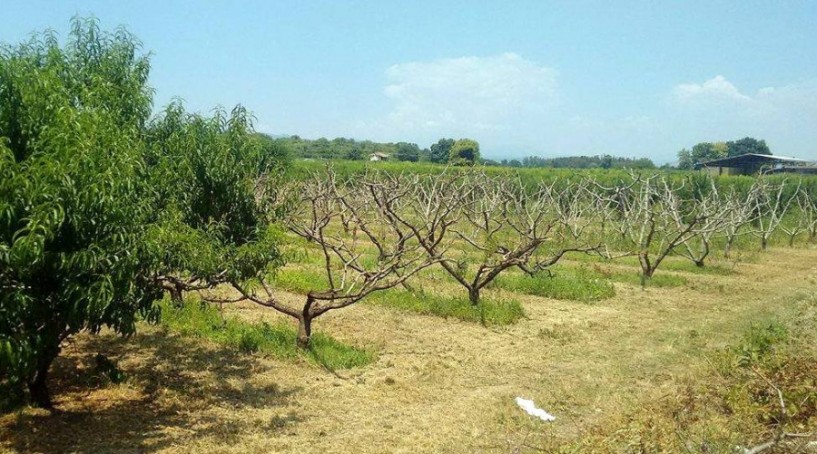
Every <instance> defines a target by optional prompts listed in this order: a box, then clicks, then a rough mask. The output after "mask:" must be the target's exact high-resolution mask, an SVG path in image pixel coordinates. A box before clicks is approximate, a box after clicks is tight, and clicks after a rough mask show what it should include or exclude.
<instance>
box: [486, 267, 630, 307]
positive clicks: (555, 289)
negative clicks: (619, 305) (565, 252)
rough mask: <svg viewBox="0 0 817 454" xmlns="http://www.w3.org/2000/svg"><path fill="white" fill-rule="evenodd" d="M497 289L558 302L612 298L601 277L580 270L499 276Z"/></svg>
mask: <svg viewBox="0 0 817 454" xmlns="http://www.w3.org/2000/svg"><path fill="white" fill-rule="evenodd" d="M496 286H497V287H499V288H502V289H505V290H510V291H513V292H519V293H525V294H528V295H537V296H544V297H547V298H555V299H561V300H575V301H586V302H587V301H598V300H603V299H606V298H610V297H613V296H615V294H616V290H615V287H614V286H613V284H612V283H611V282H610V280H608V279H607V278H606V277H605V276H604V275H602V274H600V273H598V272H596V271H594V270H592V269H589V268H587V267H579V268H575V269H571V268H567V267H558V268H554V269H553V270H552V271H551V273H550V274H548V273H546V272H541V273H537V274H535V275H533V276H528V275H526V274H513V275H511V274H509V275H506V276H500V277H499V278H498V279H497V281H496Z"/></svg>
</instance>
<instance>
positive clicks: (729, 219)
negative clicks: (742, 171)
mask: <svg viewBox="0 0 817 454" xmlns="http://www.w3.org/2000/svg"><path fill="white" fill-rule="evenodd" d="M756 197H757V188H755V187H754V186H753V187H752V188H751V189H750V190H749V191H748V192H747V193H746V195H745V196H742V195H740V194H739V193H738V192H737V191H736V190H735V189H732V190H731V191H730V192H729V193H728V194H727V195H726V197H725V199H724V203H728V204H729V206H730V208H731V209H730V210H729V211H727V212H726V222H725V223H724V225H723V229H722V234H723V239H724V247H723V256H724V258H727V259H728V258H731V256H732V247H733V246H734V244H735V241H736V240H737V239H738V237H740V236H741V235H745V234H747V233H749V231H748V230H747V229H746V228H745V227H746V226H747V225H748V224H749V223H750V222H752V221H753V220H754V219H755V198H756Z"/></svg>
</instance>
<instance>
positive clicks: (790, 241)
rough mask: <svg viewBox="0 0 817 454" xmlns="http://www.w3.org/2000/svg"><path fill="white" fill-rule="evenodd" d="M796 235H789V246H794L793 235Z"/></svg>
mask: <svg viewBox="0 0 817 454" xmlns="http://www.w3.org/2000/svg"><path fill="white" fill-rule="evenodd" d="M795 236H797V234H796V233H795V234H794V235H789V247H794V237H795Z"/></svg>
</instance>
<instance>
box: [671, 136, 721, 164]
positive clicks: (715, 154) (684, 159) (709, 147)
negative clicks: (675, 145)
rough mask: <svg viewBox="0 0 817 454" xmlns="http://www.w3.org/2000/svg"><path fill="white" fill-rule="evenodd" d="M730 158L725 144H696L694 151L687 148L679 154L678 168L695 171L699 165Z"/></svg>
mask: <svg viewBox="0 0 817 454" xmlns="http://www.w3.org/2000/svg"><path fill="white" fill-rule="evenodd" d="M727 156H728V145H727V144H726V143H724V142H715V143H712V142H701V143H698V144H695V146H693V147H692V150H691V151H690V150H687V149H686V148H685V149H683V150H681V151H679V152H678V168H679V169H685V170H689V169H693V168H695V166H696V165H697V164H700V163H702V162H706V161H709V160H712V159H720V158H725V157H727Z"/></svg>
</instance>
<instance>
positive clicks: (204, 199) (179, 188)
mask: <svg viewBox="0 0 817 454" xmlns="http://www.w3.org/2000/svg"><path fill="white" fill-rule="evenodd" d="M146 144H147V147H146V148H147V150H146V153H145V161H146V163H147V168H148V173H149V179H150V187H151V188H152V189H153V191H154V194H153V200H154V201H155V204H154V213H156V217H155V219H154V220H153V221H154V222H153V224H152V225H151V227H150V229H149V230H148V241H146V245H147V247H149V248H151V249H152V254H150V256H151V257H156V258H158V259H159V260H158V263H156V264H155V268H157V269H159V270H161V274H180V275H184V276H191V277H195V278H198V279H201V280H204V281H206V282H211V283H216V282H218V281H219V280H226V279H245V278H248V277H251V276H254V275H255V274H256V273H258V272H259V271H260V270H261V269H265V268H269V267H270V266H273V267H274V266H278V265H280V263H281V257H280V254H279V252H278V250H277V247H276V244H277V242H278V241H279V236H280V235H279V234H280V232H279V231H278V229H277V228H276V227H275V226H274V225H273V224H272V222H273V221H275V219H276V218H277V216H278V215H280V212H276V211H274V210H272V211H271V210H270V209H269V208H268V207H269V206H270V204H268V203H265V202H266V198H267V196H269V195H274V192H273V191H274V186H275V184H276V183H277V182H278V179H279V178H280V177H281V175H282V174H283V172H284V171H285V170H286V168H287V161H286V159H287V154H286V151H285V150H282V149H281V145H280V144H278V143H276V142H273V141H270V140H268V139H265V138H262V137H259V136H258V135H255V134H253V132H252V125H251V123H250V119H249V116H248V114H247V112H246V110H245V109H244V108H242V107H240V106H239V107H236V108H235V109H233V111H232V112H231V113H230V114H229V115H227V114H226V112H224V111H223V110H220V109H217V110H216V111H215V114H214V115H213V117H210V118H205V117H201V116H199V115H196V114H188V113H186V112H185V111H184V109H183V107H182V106H181V104H179V103H173V104H171V105H170V106H168V107H167V108H166V109H165V111H164V113H163V114H162V115H161V116H159V117H158V118H156V119H155V120H154V121H153V122H152V123H151V124H150V126H149V128H148V130H147V133H146Z"/></svg>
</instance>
